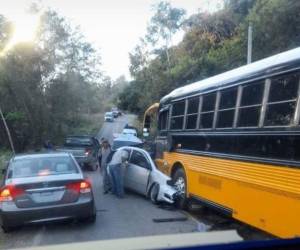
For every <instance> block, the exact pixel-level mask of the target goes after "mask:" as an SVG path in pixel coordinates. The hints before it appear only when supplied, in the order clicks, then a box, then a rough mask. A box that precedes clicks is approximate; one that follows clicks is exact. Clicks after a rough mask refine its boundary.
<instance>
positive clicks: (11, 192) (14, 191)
mask: <svg viewBox="0 0 300 250" xmlns="http://www.w3.org/2000/svg"><path fill="white" fill-rule="evenodd" d="M22 194H24V190H23V189H20V188H17V187H15V186H14V185H7V186H5V187H3V188H1V190H0V202H4V201H12V200H14V199H15V198H17V197H18V196H20V195H22Z"/></svg>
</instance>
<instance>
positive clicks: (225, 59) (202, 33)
mask: <svg viewBox="0 0 300 250" xmlns="http://www.w3.org/2000/svg"><path fill="white" fill-rule="evenodd" d="M158 6H160V7H158V8H157V10H156V12H155V14H154V16H153V18H152V19H151V20H152V25H153V20H156V19H157V17H156V16H157V15H158V13H161V12H162V13H164V14H161V15H162V16H163V17H164V18H165V20H168V19H170V18H169V17H168V15H166V13H167V11H166V8H162V7H161V6H165V3H161V5H158ZM168 6H169V7H170V5H169V4H168ZM170 21H171V19H170ZM181 22H182V20H181ZM166 23H167V21H166ZM182 23H183V27H184V32H185V33H184V37H183V40H182V41H181V42H180V43H179V44H178V45H176V46H172V47H169V48H168V49H167V51H168V52H169V55H166V53H164V51H165V45H161V48H157V49H156V51H157V52H158V53H156V56H155V57H153V56H152V57H151V56H149V50H148V49H147V48H148V47H149V46H150V45H151V44H150V45H149V39H148V42H147V37H146V38H145V39H141V41H142V43H140V44H139V45H138V46H137V47H136V49H135V50H134V51H133V52H132V53H131V54H130V61H131V65H130V71H131V74H132V77H133V79H134V80H133V81H132V82H131V84H130V86H129V87H128V88H127V89H125V90H124V92H123V93H121V94H120V100H122V101H121V102H120V105H121V107H122V108H124V109H127V110H130V111H132V112H135V113H137V114H140V115H141V114H143V112H144V111H145V110H146V108H147V107H148V106H149V105H151V104H152V103H154V102H158V101H159V100H160V99H161V98H162V97H163V96H164V95H165V94H168V93H169V92H170V91H172V90H173V89H175V88H178V87H181V86H184V85H186V84H189V83H191V82H195V81H198V80H201V79H204V78H207V77H210V76H213V75H216V74H219V73H222V72H224V71H228V70H230V69H233V68H236V67H239V66H242V65H244V64H246V61H247V60H246V55H247V30H248V25H249V23H251V24H252V26H253V60H254V61H255V60H259V59H262V58H264V57H267V56H271V55H273V54H276V53H279V52H282V51H285V50H288V49H291V48H294V47H297V46H299V45H300V39H299V38H300V37H299V34H300V1H298V0H290V1H282V0H225V5H224V8H223V9H222V10H219V11H217V12H214V13H211V14H210V13H198V14H195V15H192V16H190V17H189V18H187V19H186V20H184V21H183V22H182ZM154 26H155V25H154ZM181 27H182V26H181ZM177 28H179V27H177ZM158 30H159V29H154V31H158ZM175 30H176V29H175ZM154 33H155V32H154ZM149 34H150V35H152V33H149V32H148V35H149ZM154 38H155V36H154ZM150 54H151V53H150ZM167 56H168V57H169V58H171V59H172V60H170V61H168V58H167Z"/></svg>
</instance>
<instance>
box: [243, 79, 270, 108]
mask: <svg viewBox="0 0 300 250" xmlns="http://www.w3.org/2000/svg"><path fill="white" fill-rule="evenodd" d="M264 85H265V81H261V82H258V83H250V84H249V85H246V86H244V87H243V92H242V100H241V106H250V105H257V104H261V103H262V98H263V93H264Z"/></svg>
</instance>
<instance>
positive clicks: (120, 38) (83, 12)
mask: <svg viewBox="0 0 300 250" xmlns="http://www.w3.org/2000/svg"><path fill="white" fill-rule="evenodd" d="M0 1H1V5H0V13H1V14H4V15H6V16H8V18H10V17H12V19H20V17H22V15H23V13H24V11H25V10H26V8H27V7H28V5H29V4H30V3H31V2H32V0H0ZM39 1H40V2H41V4H42V5H43V6H45V7H50V8H53V9H55V10H56V11H57V12H59V13H60V14H62V15H63V16H65V17H66V18H67V19H69V20H70V21H71V23H72V24H74V25H79V26H80V29H81V31H82V32H83V34H84V35H85V36H86V39H87V40H88V41H89V42H91V43H92V44H93V45H94V46H95V47H96V48H98V49H100V54H101V57H102V69H103V71H104V72H105V73H106V74H107V75H108V76H110V77H111V78H112V79H116V78H117V77H119V76H120V75H125V76H126V78H127V79H130V74H129V70H128V67H129V63H130V62H129V55H128V53H129V52H130V51H132V50H133V48H134V47H135V45H137V44H138V42H139V38H140V37H143V36H144V35H145V32H146V27H147V23H148V22H149V21H150V19H151V16H152V15H153V8H152V6H153V5H154V4H155V3H158V2H159V1H158V0H39ZM169 2H170V3H171V4H172V6H174V7H180V8H184V9H185V10H186V11H187V15H191V14H194V13H197V12H198V11H199V10H208V11H213V10H215V9H216V8H217V7H218V6H219V4H220V2H222V1H221V0H170V1H169ZM19 21H21V22H22V20H19ZM180 39H181V36H180V34H179V35H178V36H177V37H176V39H175V42H178V41H179V40H180Z"/></svg>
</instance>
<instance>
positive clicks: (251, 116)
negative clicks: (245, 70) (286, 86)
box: [237, 81, 265, 127]
mask: <svg viewBox="0 0 300 250" xmlns="http://www.w3.org/2000/svg"><path fill="white" fill-rule="evenodd" d="M264 86H265V81H260V82H258V83H251V84H249V85H246V86H244V87H243V89H242V97H241V105H240V107H239V115H238V116H239V117H238V125H237V126H238V127H257V126H258V122H259V117H260V111H261V104H262V99H263V93H264Z"/></svg>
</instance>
